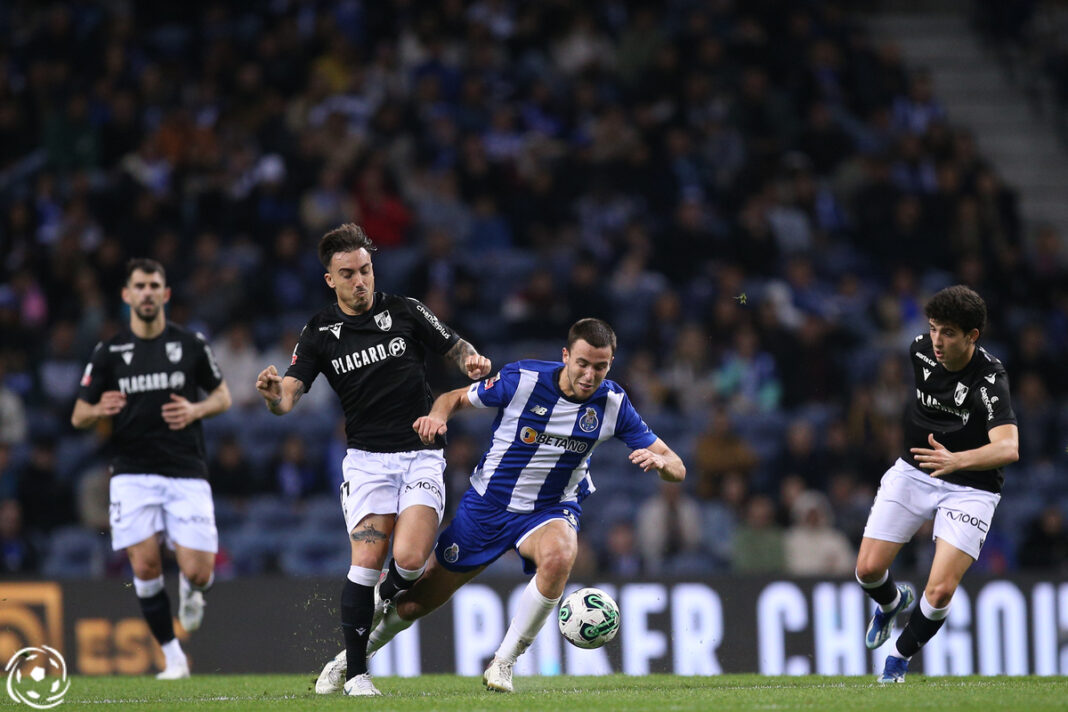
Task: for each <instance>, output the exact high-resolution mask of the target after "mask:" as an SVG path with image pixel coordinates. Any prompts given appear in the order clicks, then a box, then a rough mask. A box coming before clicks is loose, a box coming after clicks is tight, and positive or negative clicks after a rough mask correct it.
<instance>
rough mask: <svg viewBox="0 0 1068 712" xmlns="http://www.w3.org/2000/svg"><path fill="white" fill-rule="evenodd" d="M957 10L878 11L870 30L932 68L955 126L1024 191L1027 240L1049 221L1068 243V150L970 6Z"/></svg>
mask: <svg viewBox="0 0 1068 712" xmlns="http://www.w3.org/2000/svg"><path fill="white" fill-rule="evenodd" d="M955 7H958V8H959V10H948V9H947V8H945V7H944V6H943V8H942V9H940V10H937V11H934V12H931V11H923V10H911V11H905V10H903V9H899V10H894V11H889V12H881V13H876V14H873V15H870V16H869V19H868V27H869V28H870V29H871V32H872V35H873V37H875V38H876V39H877V40H879V41H893V42H895V43H897V45H898V46H899V47H900V48H901V53H902V58H903V59H904V61H905V63H906V65H907V66H908V67H909V68H917V67H925V68H927V69H928V70H929V71H930V73H931V77H932V79H933V81H934V89H935V96H936V97H937V98H938V99H939V100H940V101H941V102H942V105H943V106H944V107H945V109H946V112H947V114H948V115H949V120H950V123H952V124H954V125H960V126H967V127H968V128H970V129H971V130H972V132H973V133H974V135H975V139H976V143H977V145H978V148H979V152H980V154H981V155H983V156H984V157H986V158H988V159H989V160H990V161H991V162H992V163H993V165H994V166H995V168H996V169H997V171H998V173H999V174H1000V175H1001V176H1002V179H1003V180H1004V181H1005V182H1006V184H1007V185H1009V186H1010V187H1012V188H1014V189H1015V190H1017V191H1018V194H1019V199H1020V212H1021V217H1022V218H1023V220H1024V223H1025V225H1026V228H1027V229H1026V232H1025V235H1026V236H1027V237H1028V238H1029V237H1030V235H1031V233H1032V228H1033V227H1034V226H1036V225H1039V224H1043V223H1049V224H1051V225H1053V226H1054V227H1055V228H1056V229H1057V231H1058V233H1059V234H1060V236H1061V239H1062V240H1064V241H1065V244H1066V245H1068V200H1066V199H1065V198H1066V197H1068V193H1066V186H1068V151H1066V150H1065V147H1064V145H1063V144H1062V143H1061V142H1060V140H1059V139H1058V137H1057V133H1056V131H1055V130H1054V128H1053V126H1051V125H1050V122H1049V120H1048V118H1044V117H1041V116H1039V115H1037V114H1036V113H1035V112H1034V111H1033V110H1032V108H1031V104H1030V103H1029V101H1028V98H1027V95H1026V93H1025V90H1024V88H1023V87H1022V86H1020V85H1019V84H1014V83H1013V82H1011V81H1010V80H1009V78H1008V76H1007V73H1006V71H1005V69H1004V67H1003V66H1002V64H1000V63H999V62H998V60H997V58H996V57H995V56H994V55H993V53H992V52H991V51H990V50H988V49H986V48H985V47H984V46H983V43H982V41H981V39H980V38H979V37H978V35H977V34H976V33H975V31H974V30H973V29H972V28H971V27H970V25H969V24H968V17H967V7H968V3H964V2H961V3H957V4H956V5H955Z"/></svg>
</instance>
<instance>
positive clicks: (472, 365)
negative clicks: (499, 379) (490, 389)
mask: <svg viewBox="0 0 1068 712" xmlns="http://www.w3.org/2000/svg"><path fill="white" fill-rule="evenodd" d="M492 367H493V363H492V362H491V361H490V360H489V359H488V358H486V357H485V356H483V355H482V354H472V355H470V356H468V357H467V359H466V360H465V361H464V368H466V369H467V377H468V378H470V379H471V380H472V381H474V380H477V379H479V378H485V377H486V376H488V375H489V372H490V369H491V368H492Z"/></svg>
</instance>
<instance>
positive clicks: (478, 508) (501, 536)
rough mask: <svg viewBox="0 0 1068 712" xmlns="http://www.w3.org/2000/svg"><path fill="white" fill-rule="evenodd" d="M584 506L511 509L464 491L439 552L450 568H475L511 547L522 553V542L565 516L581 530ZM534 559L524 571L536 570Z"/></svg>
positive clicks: (525, 561) (442, 536) (569, 504)
mask: <svg viewBox="0 0 1068 712" xmlns="http://www.w3.org/2000/svg"><path fill="white" fill-rule="evenodd" d="M581 516H582V507H581V506H580V505H579V504H578V502H558V503H556V504H554V505H552V506H551V507H543V508H541V509H537V510H534V511H533V512H509V511H508V510H507V509H504V508H503V507H499V506H497V505H496V504H493V503H491V502H488V501H486V500H485V499H483V498H482V496H481V495H479V493H478V492H476V491H475V490H474V489H472V488H469V489H468V490H467V491H466V492H464V496H463V499H461V500H460V506H459V507H457V508H456V515H455V516H453V518H452V521H451V522H449V526H447V527H446V528H445V531H443V532H441V534H440V535H439V536H438V545H437V547H436V548H435V553H436V554H437V557H438V562H439V563H441V565H442V566H444V567H445V568H446V569H448V570H449V571H457V572H461V571H471V570H473V569H477V568H479V567H480V566H487V565H489V564H492V563H493V562H494V561H496V560H497V559H498V558H500V557H501V555H502V554H504V553H505V552H506V551H508V549H515V550H516V553H519V542H520V541H521V540H522V539H523V537H525V536H526V535H527V534H529V533H530V532H532V531H534V530H535V529H537V528H538V527H539V526H541V525H542V524H544V523H545V522H548V521H550V520H553V519H563V520H565V521H566V522H567V523H568V524H570V525H571V526H572V527H573V528H574V529H575V531H576V532H577V531H578V530H579V517H581ZM536 568H537V567H535V565H534V562H533V561H530V560H528V559H526V558H524V559H523V572H524V573H526V574H532V573H534V571H535V569H536Z"/></svg>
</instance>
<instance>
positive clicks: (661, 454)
mask: <svg viewBox="0 0 1068 712" xmlns="http://www.w3.org/2000/svg"><path fill="white" fill-rule="evenodd" d="M629 457H630V461H631V462H633V463H634V464H635V465H637V466H638V467H640V468H642V471H643V472H648V471H649V470H656V472H657V474H659V475H660V479H662V480H664V481H665V482H682V481H683V480H684V479H686V465H684V464H683V462H682V458H681V457H679V456H678V455H676V454H675V451H674V450H672V449H671V448H669V447H668V446H667V443H665V442H664V441H663V440H661V439H660V438H657V439H656V442H654V443H653V444H652V445H650V446H649V447H640V448H638V449H637V450H632V451H631V453H630V456H629Z"/></svg>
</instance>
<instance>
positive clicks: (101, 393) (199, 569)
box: [71, 259, 230, 680]
mask: <svg viewBox="0 0 1068 712" xmlns="http://www.w3.org/2000/svg"><path fill="white" fill-rule="evenodd" d="M170 298H171V289H170V287H168V286H167V278H166V274H165V272H164V270H163V266H162V265H160V264H159V263H158V262H156V261H154V260H148V259H135V260H130V262H129V263H128V264H127V266H126V286H124V287H123V289H122V299H123V301H124V302H126V303H127V304H128V305H129V306H130V328H129V329H128V330H123V331H122V332H120V333H119V334H117V335H116V336H113V337H112V338H110V339H108V340H107V341H104V342H101V343H99V344H97V346H96V349H95V350H94V351H93V355H92V358H91V360H90V361H89V364H88V365H87V366H86V367H85V373H84V375H83V376H82V381H81V389H80V391H79V392H78V399H77V401H76V402H75V403H74V413H73V414H72V415H71V423H72V424H73V425H74V427H76V428H88V427H90V426H92V425H94V424H95V423H96V422H97V421H98V420H100V419H101V418H110V419H111V420H112V424H111V426H112V427H111V439H110V446H111V449H112V451H113V458H112V461H111V481H110V501H111V504H110V523H111V544H112V547H114V549H115V550H116V551H118V550H119V549H126V553H127V554H128V555H129V557H130V567H131V568H132V569H133V575H134V589H135V591H136V593H137V598H138V601H140V604H141V611H142V613H144V616H145V620H146V621H147V622H148V627H149V629H150V630H151V631H152V634H153V635H154V636H155V637H156V640H158V641H159V644H160V646H161V647H162V648H163V653H164V655H165V657H166V660H167V666H166V668H165V669H164V670H163V672H161V673H160V674H159V675H157V677H158V678H159V679H161V680H174V679H178V678H183V677H189V665H188V663H187V661H186V657H185V654H184V653H183V652H182V648H181V645H179V643H178V639H177V638H175V637H174V625H173V623H172V622H171V609H170V601H169V599H168V598H167V592H166V590H165V589H164V588H163V566H162V557H161V554H160V543H159V541H158V536H159V534H160V533H161V532H162V533H163V534H165V535H166V540H167V543H168V544H169V545H170V546H172V547H173V548H174V552H175V557H176V558H177V560H178V568H179V569H180V571H181V574H180V576H179V592H180V600H179V604H178V620H179V622H181V624H182V625H183V626H184V627H185V628H186V630H189V631H193V630H196V629H197V628H199V627H200V624H201V621H202V620H203V616H204V592H205V591H207V589H208V588H209V587H210V586H211V584H212V581H213V580H214V576H215V574H214V570H215V554H216V552H217V551H218V548H219V536H218V532H217V531H216V529H215V507H214V504H213V502H212V498H211V486H210V485H209V484H208V481H207V476H208V469H207V465H206V464H205V458H204V431H203V428H202V427H201V424H200V420H201V419H203V418H208V417H211V416H213V415H216V414H218V413H221V412H223V411H224V410H226V409H227V408H229V407H230V390H229V389H228V388H227V386H226V383H225V381H223V377H222V374H221V373H219V367H218V366H217V365H216V363H215V358H214V357H213V356H212V353H211V349H210V348H209V346H208V344H207V342H206V341H205V340H204V338H203V337H202V336H200V335H199V334H192V333H190V332H188V331H186V330H185V329H183V328H181V327H179V326H176V325H174V324H168V323H167V317H166V315H165V313H164V309H163V306H164V304H166V303H167V302H168V301H169V300H170ZM202 391H203V392H206V393H207V394H208V396H207V397H206V398H204V399H203V400H201V399H200V393H201V392H202Z"/></svg>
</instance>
